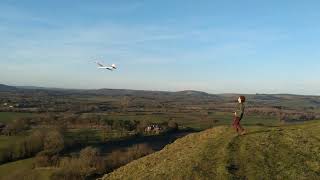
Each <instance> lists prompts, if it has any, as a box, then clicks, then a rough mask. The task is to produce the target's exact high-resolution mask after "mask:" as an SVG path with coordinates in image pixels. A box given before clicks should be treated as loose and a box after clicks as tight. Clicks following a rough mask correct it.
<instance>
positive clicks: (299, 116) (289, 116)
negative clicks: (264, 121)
mask: <svg viewBox="0 0 320 180" xmlns="http://www.w3.org/2000/svg"><path fill="white" fill-rule="evenodd" d="M317 118H320V116H317V115H315V114H314V113H281V116H280V120H281V121H283V122H299V121H300V122H301V121H310V120H315V119H317Z"/></svg>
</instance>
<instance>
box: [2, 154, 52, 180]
mask: <svg viewBox="0 0 320 180" xmlns="http://www.w3.org/2000/svg"><path fill="white" fill-rule="evenodd" d="M33 163H34V159H33V158H30V159H24V160H20V161H15V162H10V163H6V164H3V165H0V179H1V180H2V179H3V180H12V179H20V178H21V177H24V179H33V180H49V177H50V175H51V173H52V172H53V170H52V169H34V168H33Z"/></svg>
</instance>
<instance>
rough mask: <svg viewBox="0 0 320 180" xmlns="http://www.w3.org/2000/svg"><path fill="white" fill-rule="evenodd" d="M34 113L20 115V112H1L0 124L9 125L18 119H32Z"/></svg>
mask: <svg viewBox="0 0 320 180" xmlns="http://www.w3.org/2000/svg"><path fill="white" fill-rule="evenodd" d="M32 116H33V114H32V113H18V112H0V122H2V123H8V122H11V121H12V120H14V119H16V118H21V117H32Z"/></svg>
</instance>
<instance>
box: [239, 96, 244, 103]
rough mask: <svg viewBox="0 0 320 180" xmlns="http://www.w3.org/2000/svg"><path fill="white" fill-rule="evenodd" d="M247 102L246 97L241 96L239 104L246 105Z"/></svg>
mask: <svg viewBox="0 0 320 180" xmlns="http://www.w3.org/2000/svg"><path fill="white" fill-rule="evenodd" d="M245 101H246V97H244V96H239V98H238V102H239V103H244V102H245Z"/></svg>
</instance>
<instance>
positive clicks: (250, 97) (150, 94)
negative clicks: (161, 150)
mask: <svg viewBox="0 0 320 180" xmlns="http://www.w3.org/2000/svg"><path fill="white" fill-rule="evenodd" d="M0 92H17V93H19V92H20V93H24V94H26V93H39V92H42V93H44V94H49V95H80V96H81V95H94V96H119V97H121V96H129V97H132V98H135V97H140V98H141V97H142V98H144V99H153V100H154V99H158V100H161V101H167V102H177V101H179V102H182V101H183V102H190V104H192V103H195V102H198V103H206V102H207V101H210V102H215V103H219V104H222V103H234V102H235V101H236V98H237V96H238V95H239V94H209V93H206V92H202V91H194V90H185V91H178V92H170V91H150V90H130V89H107V88H105V89H61V88H46V87H35V86H15V87H14V86H8V85H3V84H1V85H0ZM245 96H246V97H247V102H248V104H250V105H252V106H277V107H279V106H283V107H289V108H300V109H303V108H309V109H310V108H320V96H304V95H291V94H245Z"/></svg>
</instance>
